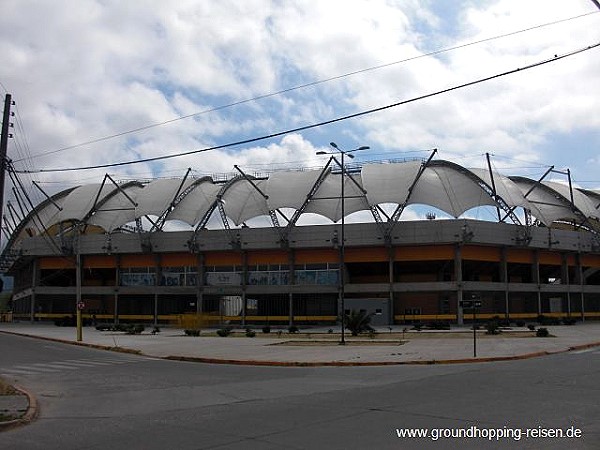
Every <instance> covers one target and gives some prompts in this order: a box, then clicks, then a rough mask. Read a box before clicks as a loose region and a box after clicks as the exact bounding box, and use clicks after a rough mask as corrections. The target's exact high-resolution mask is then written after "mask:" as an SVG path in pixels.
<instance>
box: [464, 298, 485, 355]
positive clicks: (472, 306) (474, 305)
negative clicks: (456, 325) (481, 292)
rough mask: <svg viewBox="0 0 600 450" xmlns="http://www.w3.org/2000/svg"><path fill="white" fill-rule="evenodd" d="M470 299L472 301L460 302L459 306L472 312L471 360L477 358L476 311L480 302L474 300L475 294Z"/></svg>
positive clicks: (479, 306)
mask: <svg viewBox="0 0 600 450" xmlns="http://www.w3.org/2000/svg"><path fill="white" fill-rule="evenodd" d="M471 298H472V299H473V300H461V302H460V306H461V308H463V309H470V310H472V312H473V358H477V310H478V309H479V308H481V300H475V298H477V296H476V295H475V294H473V295H472V296H471Z"/></svg>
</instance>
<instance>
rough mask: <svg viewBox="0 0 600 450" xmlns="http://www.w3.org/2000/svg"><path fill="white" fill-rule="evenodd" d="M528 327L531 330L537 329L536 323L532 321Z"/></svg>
mask: <svg viewBox="0 0 600 450" xmlns="http://www.w3.org/2000/svg"><path fill="white" fill-rule="evenodd" d="M527 328H529V330H531V331H535V325H534V324H532V323H530V324H529V325H527Z"/></svg>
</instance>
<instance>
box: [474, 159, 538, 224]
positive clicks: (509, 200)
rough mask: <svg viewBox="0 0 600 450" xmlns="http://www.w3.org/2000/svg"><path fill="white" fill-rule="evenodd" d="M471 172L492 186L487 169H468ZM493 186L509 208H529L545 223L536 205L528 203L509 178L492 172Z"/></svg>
mask: <svg viewBox="0 0 600 450" xmlns="http://www.w3.org/2000/svg"><path fill="white" fill-rule="evenodd" d="M469 170H470V171H471V172H472V173H474V174H475V175H477V176H478V177H479V178H481V179H482V180H483V181H485V183H486V184H487V185H488V186H490V187H492V177H491V176H490V172H489V170H485V169H469ZM493 175H494V183H493V184H494V186H495V187H496V193H497V194H498V195H499V196H500V197H502V199H503V200H504V201H505V202H506V204H507V205H508V206H510V207H511V208H516V207H519V206H520V207H522V208H527V209H529V210H531V213H532V214H533V215H534V216H535V217H537V218H538V219H539V220H540V221H541V222H542V223H546V222H547V219H546V218H545V217H544V214H543V213H542V212H541V211H540V210H539V209H538V207H537V206H536V205H535V204H533V203H530V202H529V201H528V200H527V199H526V198H525V196H524V195H523V192H521V189H519V186H517V184H516V183H515V182H514V181H512V180H511V179H510V178H508V177H505V176H504V175H501V174H499V173H498V172H494V173H493Z"/></svg>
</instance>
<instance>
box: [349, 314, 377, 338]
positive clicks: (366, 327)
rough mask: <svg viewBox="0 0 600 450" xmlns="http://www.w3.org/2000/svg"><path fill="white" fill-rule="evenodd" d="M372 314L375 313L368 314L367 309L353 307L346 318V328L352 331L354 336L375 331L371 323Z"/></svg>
mask: <svg viewBox="0 0 600 450" xmlns="http://www.w3.org/2000/svg"><path fill="white" fill-rule="evenodd" d="M372 316H373V314H367V313H366V311H357V310H355V309H352V310H351V311H350V312H349V313H348V314H346V315H345V318H344V323H345V326H346V330H348V331H350V333H352V336H358V335H359V334H360V333H364V332H365V331H375V330H374V329H373V328H372V327H371V325H370V323H371V317H372Z"/></svg>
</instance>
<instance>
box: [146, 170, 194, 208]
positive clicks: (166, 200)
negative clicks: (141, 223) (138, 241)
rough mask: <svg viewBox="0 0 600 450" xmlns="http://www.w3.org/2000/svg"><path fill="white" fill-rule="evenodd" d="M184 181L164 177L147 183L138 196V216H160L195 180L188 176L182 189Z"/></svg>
mask: <svg viewBox="0 0 600 450" xmlns="http://www.w3.org/2000/svg"><path fill="white" fill-rule="evenodd" d="M182 181H183V179H182V178H164V179H159V180H154V181H152V182H150V183H149V184H148V185H146V186H145V187H144V189H143V190H142V191H141V192H139V193H138V195H137V198H136V201H137V203H138V206H137V209H136V214H137V217H142V216H147V215H155V216H160V215H161V214H162V213H164V212H165V211H166V210H167V208H168V207H169V205H170V204H171V202H172V201H173V200H174V199H175V197H176V196H177V195H178V193H181V192H183V191H184V190H185V189H186V188H188V187H189V186H190V185H191V184H192V183H193V182H194V180H193V179H191V178H187V179H186V180H185V182H184V183H183V186H182V187H181V189H180V186H181V183H182Z"/></svg>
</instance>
